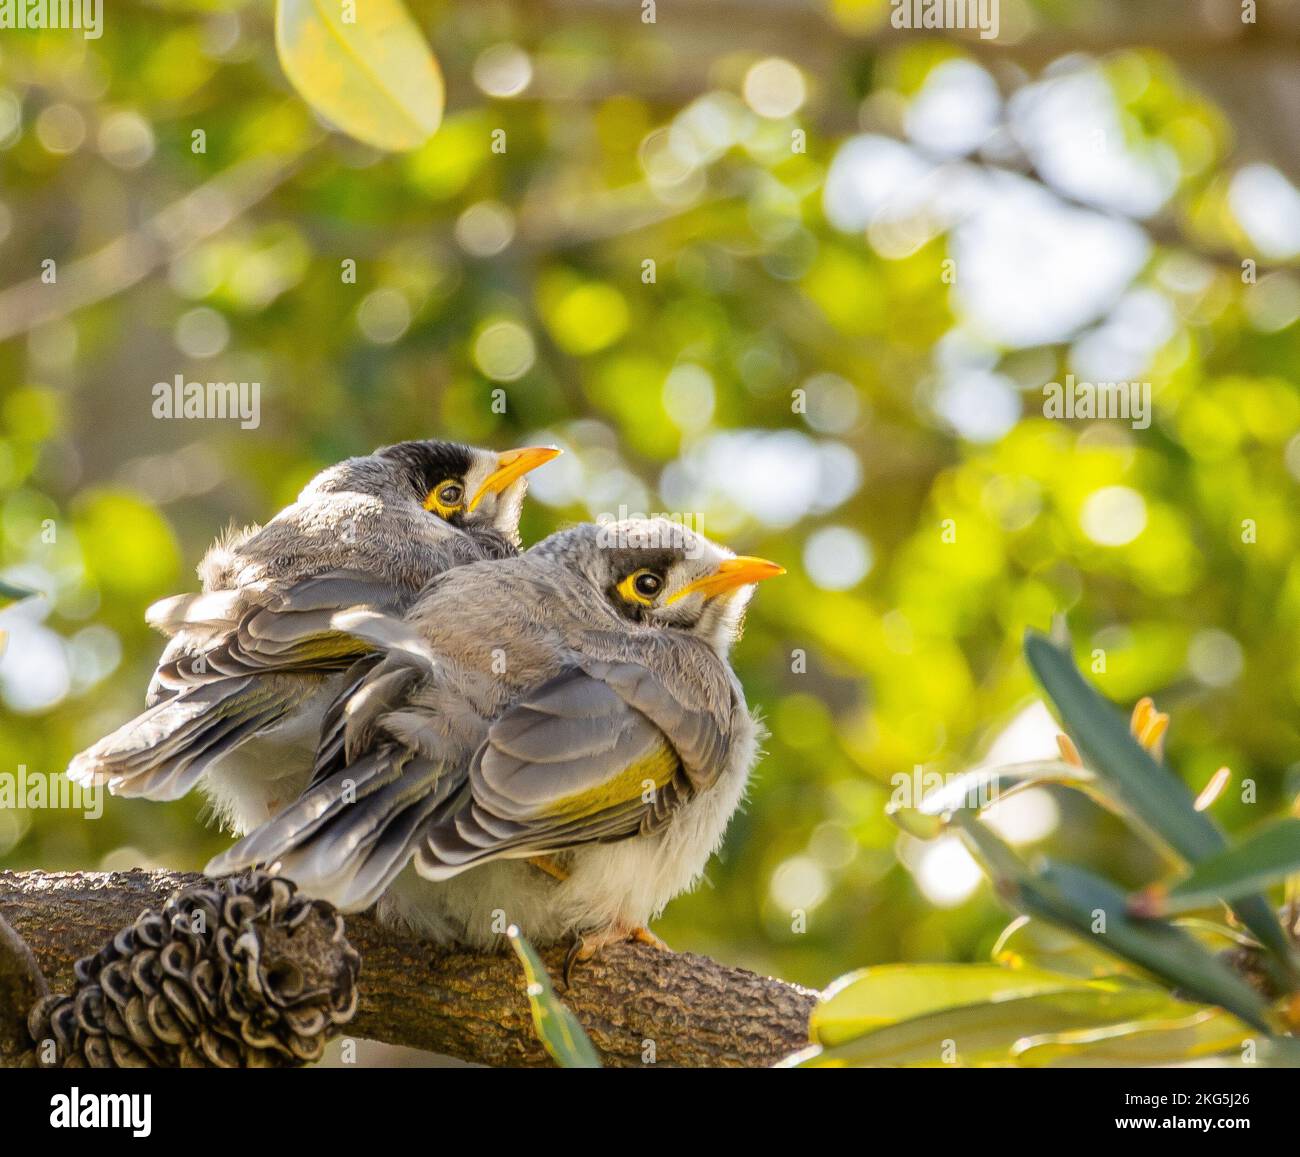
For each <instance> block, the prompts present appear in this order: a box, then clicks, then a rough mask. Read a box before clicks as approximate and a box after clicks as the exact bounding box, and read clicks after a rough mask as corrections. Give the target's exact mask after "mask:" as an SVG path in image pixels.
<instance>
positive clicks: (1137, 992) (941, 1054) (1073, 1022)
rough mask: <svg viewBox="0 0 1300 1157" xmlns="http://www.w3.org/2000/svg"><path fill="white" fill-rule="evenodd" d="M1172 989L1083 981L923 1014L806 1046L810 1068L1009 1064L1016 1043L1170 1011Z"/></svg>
mask: <svg viewBox="0 0 1300 1157" xmlns="http://www.w3.org/2000/svg"><path fill="white" fill-rule="evenodd" d="M1169 1004H1170V1000H1169V997H1168V995H1167V994H1165V993H1163V992H1161V991H1160V990H1159V989H1157V988H1151V987H1146V986H1138V985H1130V986H1119V987H1117V986H1114V985H1106V984H1092V985H1087V984H1086V985H1077V986H1074V987H1070V988H1066V989H1063V990H1061V991H1056V992H1039V993H1033V994H1030V995H1026V996H1018V997H1011V998H1009V999H1006V1000H986V1001H981V1002H979V1003H975V1004H968V1005H961V1006H959V1007H956V1008H944V1009H940V1010H939V1011H937V1012H928V1013H924V1014H923V1015H921V1016H915V1017H911V1018H909V1019H908V1020H904V1021H900V1022H898V1023H897V1024H891V1025H886V1026H885V1027H883V1028H880V1029H877V1030H875V1031H874V1032H868V1033H864V1034H862V1035H861V1036H857V1037H854V1038H853V1039H851V1040H848V1041H845V1042H844V1043H842V1044H839V1045H835V1046H833V1047H823V1048H821V1049H820V1050H817V1051H813V1050H808V1051H806V1052H805V1053H803V1054H801V1055H800V1056H799V1058H798V1060H797V1063H799V1064H800V1065H802V1066H804V1067H809V1068H824V1067H846V1066H854V1065H932V1066H949V1065H990V1064H994V1065H1009V1064H1014V1063H1015V1054H1014V1052H1013V1050H1014V1049H1015V1047H1016V1044H1017V1042H1019V1041H1021V1040H1024V1039H1026V1038H1032V1037H1036V1036H1042V1035H1045V1034H1049V1033H1065V1032H1071V1031H1080V1030H1086V1029H1093V1028H1097V1027H1098V1026H1102V1025H1110V1024H1115V1023H1126V1022H1129V1021H1133V1020H1137V1019H1140V1018H1143V1017H1149V1016H1155V1015H1159V1014H1161V1013H1162V1012H1164V1011H1165V1010H1166V1009H1167V1008H1168V1007H1169Z"/></svg>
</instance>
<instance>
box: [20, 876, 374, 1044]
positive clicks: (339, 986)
mask: <svg viewBox="0 0 1300 1157" xmlns="http://www.w3.org/2000/svg"><path fill="white" fill-rule="evenodd" d="M360 965H361V959H360V957H359V956H358V955H357V953H356V951H355V950H354V949H353V948H352V946H351V945H350V944H349V943H348V942H347V939H346V937H345V936H344V934H343V918H342V917H341V916H340V915H338V913H337V912H335V911H334V909H333V908H332V907H331V906H330V905H329V904H326V903H324V902H322V901H318V900H308V899H306V898H305V897H302V896H298V895H296V893H295V889H294V886H293V884H291V883H290V882H289V881H288V880H285V879H283V878H281V877H278V876H268V875H266V874H265V873H261V872H256V873H252V874H250V875H248V876H240V877H230V878H227V879H223V880H216V881H204V882H203V883H201V884H197V885H195V886H193V887H190V888H185V889H183V890H182V891H180V892H177V893H176V894H175V895H174V896H172V898H171V899H170V900H168V901H167V904H166V906H165V907H164V908H163V910H162V911H161V912H158V911H156V910H150V911H146V912H142V913H141V914H140V916H139V918H138V919H137V920H136V921H135V923H134V924H131V925H129V926H128V927H126V928H123V929H122V930H121V931H120V932H119V933H118V934H117V935H116V936H114V937H113V939H112V940H111V941H110V942H109V943H108V944H106V945H105V946H104V947H103V948H101V949H100V950H99V952H97V953H96V954H95V955H94V956H87V957H84V958H83V959H81V960H79V961H77V964H76V969H75V972H76V977H77V990H76V992H75V993H73V994H72V995H71V996H47V997H45V998H43V999H42V1000H40V1001H38V1002H37V1003H36V1005H35V1007H33V1009H32V1011H31V1014H30V1016H29V1017H28V1029H29V1031H30V1033H31V1036H32V1039H33V1040H34V1041H35V1042H36V1052H37V1059H38V1063H39V1064H42V1065H44V1066H45V1067H47V1068H60V1067H62V1068H81V1067H85V1066H90V1067H93V1068H139V1067H151V1066H152V1067H177V1066H180V1067H186V1068H278V1067H287V1066H292V1065H300V1064H304V1063H306V1062H308V1061H314V1060H318V1059H319V1058H320V1055H321V1053H322V1052H323V1051H324V1049H325V1042H326V1041H327V1040H328V1039H329V1038H330V1037H331V1036H333V1035H334V1033H335V1030H336V1029H337V1026H339V1025H341V1024H344V1023H346V1022H347V1021H348V1020H350V1019H351V1017H352V1014H353V1012H355V1011H356V1005H357V989H356V978H357V972H358V971H359V969H360ZM51 1040H52V1041H53V1042H54V1045H55V1054H56V1055H55V1057H53V1058H47V1057H45V1056H43V1055H42V1052H43V1049H45V1048H48V1046H47V1045H45V1042H47V1041H51Z"/></svg>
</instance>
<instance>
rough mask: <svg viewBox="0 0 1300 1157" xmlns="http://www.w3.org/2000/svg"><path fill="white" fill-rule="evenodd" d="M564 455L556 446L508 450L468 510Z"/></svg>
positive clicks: (501, 455) (499, 458)
mask: <svg viewBox="0 0 1300 1157" xmlns="http://www.w3.org/2000/svg"><path fill="white" fill-rule="evenodd" d="M562 453H563V451H562V450H557V449H556V448H555V447H554V446H524V447H523V448H522V449H519V450H507V451H506V452H505V453H504V454H499V455H498V456H497V468H496V469H495V470H493V471H492V473H491V474H489V475H488V476H487V478H485V479H484V480H483V485H482V486H480V487H479V488H478V493H477V494H475V495H474V497H473V498H471V499H470V500H469V506H468V508H467V509H469V510H473V509H474V508H475V507H476V506H477V505H478V504H479V503H480V502H482V501H483V499H484V498H485V497H486V496H487V495H489V494H500V493H501V491H503V490H504V489H505V488H506V487H507V486H509V485H510V483H512V482H513V481H514V480H515V479H516V478H522V477H523V476H524V475H525V474H527V473H528V472H529V471H530V470H536V469H537V467H539V466H541V465H542V464H543V463H545V462H549V461H550V460H551V459H552V458H558V457H559V456H560V455H561V454H562Z"/></svg>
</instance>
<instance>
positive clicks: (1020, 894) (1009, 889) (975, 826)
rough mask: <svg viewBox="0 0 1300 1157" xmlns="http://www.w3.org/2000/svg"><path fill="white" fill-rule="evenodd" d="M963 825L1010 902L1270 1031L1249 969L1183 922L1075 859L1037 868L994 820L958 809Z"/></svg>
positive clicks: (1261, 1001) (1188, 993) (969, 840)
mask: <svg viewBox="0 0 1300 1157" xmlns="http://www.w3.org/2000/svg"><path fill="white" fill-rule="evenodd" d="M956 821H957V825H958V828H959V830H960V831H961V833H962V835H963V836H964V837H965V838H966V840H967V841H968V843H969V844H970V846H971V850H972V852H973V853H974V854H975V855H977V856H978V857H979V858H980V859H981V860H983V861H984V862H985V863H986V864H987V865H988V866H989V867H990V869H991V871H992V875H993V880H994V884H995V886H996V887H997V889H998V891H999V892H1000V893H1001V894H1002V895H1003V896H1004V897H1005V898H1006V899H1007V901H1008V903H1010V904H1012V905H1013V906H1014V907H1016V908H1018V909H1019V910H1020V911H1022V912H1026V913H1028V914H1029V915H1031V916H1038V917H1040V918H1041V919H1044V920H1048V921H1050V922H1052V923H1055V924H1059V925H1061V926H1062V927H1065V928H1070V929H1072V930H1073V931H1075V932H1077V933H1079V934H1080V935H1081V936H1084V937H1086V938H1088V940H1089V942H1090V943H1093V944H1095V945H1096V946H1097V947H1099V948H1103V949H1105V950H1106V951H1108V952H1112V953H1114V954H1115V955H1116V956H1118V957H1120V958H1121V959H1123V960H1128V961H1130V962H1132V963H1133V964H1136V965H1138V966H1139V967H1141V968H1143V969H1145V970H1146V971H1147V972H1149V973H1151V974H1152V975H1154V976H1157V977H1159V978H1160V979H1161V980H1163V981H1165V982H1166V983H1167V984H1170V985H1172V986H1173V987H1174V988H1176V989H1178V990H1179V991H1180V992H1181V993H1182V994H1184V995H1186V996H1188V997H1191V998H1192V999H1194V1000H1199V1001H1202V1002H1204V1003H1207V1004H1217V1005H1219V1006H1220V1007H1222V1008H1226V1009H1227V1010H1228V1011H1229V1012H1232V1013H1235V1014H1236V1015H1237V1016H1239V1017H1240V1018H1241V1019H1242V1020H1244V1021H1246V1022H1247V1023H1248V1024H1252V1025H1254V1026H1255V1027H1256V1028H1259V1029H1262V1030H1264V1031H1268V1006H1267V1005H1266V1004H1265V1003H1264V1001H1263V999H1262V998H1261V997H1260V996H1259V994H1258V993H1256V992H1255V990H1254V989H1252V988H1251V987H1250V985H1248V984H1247V983H1246V982H1245V981H1244V980H1242V978H1241V977H1239V976H1238V975H1237V974H1236V973H1235V972H1233V971H1232V970H1231V969H1230V968H1228V966H1227V965H1225V964H1223V963H1222V962H1221V961H1219V960H1217V959H1216V958H1215V957H1213V956H1211V955H1210V954H1209V953H1208V952H1207V951H1206V950H1205V949H1204V948H1202V947H1201V946H1200V945H1199V944H1198V943H1197V942H1196V940H1195V938H1194V937H1192V936H1190V935H1189V934H1188V933H1186V932H1184V931H1183V930H1182V929H1180V928H1175V927H1174V926H1172V925H1170V924H1165V923H1163V922H1160V921H1154V920H1138V919H1135V918H1133V917H1131V916H1129V914H1128V910H1127V905H1126V902H1125V900H1126V898H1125V896H1124V893H1123V892H1121V891H1120V890H1119V889H1118V888H1116V887H1115V886H1114V885H1113V884H1111V883H1109V882H1108V881H1106V880H1103V879H1101V878H1100V877H1099V876H1094V875H1093V874H1092V873H1090V872H1086V871H1084V870H1083V869H1081V868H1076V867H1073V866H1071V865H1068V864H1046V865H1044V866H1043V867H1042V868H1040V869H1039V870H1038V871H1036V872H1031V871H1030V870H1029V868H1028V867H1027V866H1026V865H1025V864H1024V863H1023V862H1022V861H1021V860H1020V859H1019V858H1018V857H1017V856H1016V855H1015V853H1013V852H1012V851H1011V849H1010V848H1008V847H1007V845H1006V844H1004V843H1003V842H1002V841H1001V840H1000V839H998V837H997V836H995V835H994V834H993V833H992V832H991V831H990V830H989V829H988V827H987V826H986V825H985V824H983V823H981V822H980V821H979V820H978V819H976V818H974V816H972V815H970V814H969V813H958V814H957V816H956Z"/></svg>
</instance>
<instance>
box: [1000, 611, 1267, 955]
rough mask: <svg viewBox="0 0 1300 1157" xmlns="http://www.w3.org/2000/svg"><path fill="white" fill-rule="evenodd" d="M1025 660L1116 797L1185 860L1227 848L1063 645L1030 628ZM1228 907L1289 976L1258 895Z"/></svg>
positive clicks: (1178, 782)
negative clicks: (1081, 672)
mask: <svg viewBox="0 0 1300 1157" xmlns="http://www.w3.org/2000/svg"><path fill="white" fill-rule="evenodd" d="M1025 657H1026V659H1028V661H1029V666H1030V667H1031V669H1032V670H1033V672H1034V675H1035V676H1036V677H1037V679H1038V681H1039V683H1040V684H1041V685H1042V687H1043V690H1044V691H1046V692H1047V694H1048V696H1049V697H1050V698H1051V700H1052V702H1053V703H1055V704H1056V707H1057V710H1058V711H1060V713H1061V718H1062V719H1063V720H1064V722H1065V725H1066V727H1067V729H1068V730H1069V732H1070V734H1071V736H1072V737H1073V739H1074V741H1075V743H1077V744H1078V746H1079V748H1080V750H1081V751H1082V752H1083V753H1084V755H1085V757H1086V758H1087V762H1088V764H1089V766H1091V767H1092V768H1093V769H1094V770H1095V771H1096V772H1097V774H1098V775H1100V776H1102V777H1103V778H1105V779H1106V780H1107V782H1108V783H1110V785H1111V786H1112V788H1113V790H1114V793H1115V795H1116V797H1117V798H1118V799H1120V800H1121V801H1123V802H1124V803H1125V804H1127V805H1128V807H1129V808H1131V809H1132V811H1133V812H1134V814H1135V815H1136V816H1137V817H1138V819H1139V820H1141V822H1142V823H1143V824H1145V825H1146V826H1147V827H1149V828H1150V829H1151V830H1152V831H1154V832H1157V833H1159V835H1160V836H1161V837H1162V838H1163V839H1164V840H1166V841H1167V842H1168V843H1169V845H1170V847H1172V848H1173V849H1174V851H1176V852H1177V853H1178V854H1179V855H1180V856H1182V857H1183V859H1185V860H1186V861H1187V862H1188V863H1190V864H1196V863H1199V862H1200V861H1201V860H1205V859H1208V858H1210V857H1211V856H1215V855H1218V854H1219V853H1220V852H1221V851H1223V849H1224V848H1225V847H1226V846H1227V840H1226V838H1225V837H1224V835H1223V833H1222V832H1221V831H1220V830H1219V828H1218V827H1217V826H1216V825H1215V824H1214V822H1213V821H1212V820H1211V819H1210V818H1209V817H1208V816H1207V815H1206V814H1205V813H1204V812H1198V811H1197V810H1196V808H1195V807H1194V806H1193V804H1194V802H1195V801H1194V800H1193V798H1192V795H1191V793H1190V792H1189V791H1188V790H1187V786H1186V785H1185V784H1184V783H1183V782H1182V780H1180V779H1179V778H1178V776H1177V775H1175V774H1174V773H1173V772H1172V771H1171V770H1170V769H1169V768H1168V767H1166V766H1164V765H1163V764H1162V763H1159V762H1157V761H1156V760H1155V759H1153V758H1152V757H1151V754H1150V753H1149V752H1148V751H1147V750H1146V749H1145V748H1143V747H1142V745H1141V744H1140V743H1138V742H1137V740H1136V739H1134V738H1133V736H1132V735H1130V734H1129V729H1128V724H1127V723H1126V722H1125V721H1124V719H1123V717H1122V716H1121V715H1120V714H1119V712H1118V711H1116V710H1115V708H1114V707H1113V706H1112V705H1111V704H1110V703H1108V702H1107V701H1106V700H1105V699H1103V698H1102V697H1101V696H1100V695H1099V694H1098V693H1097V692H1096V691H1095V690H1094V689H1093V688H1092V686H1091V684H1089V683H1088V682H1087V680H1085V679H1084V677H1083V676H1082V675H1081V674H1079V669H1078V667H1076V666H1075V663H1074V657H1073V655H1071V653H1070V651H1069V649H1068V648H1067V647H1061V646H1057V645H1056V644H1054V643H1052V642H1049V641H1048V639H1047V638H1046V637H1044V636H1043V635H1040V634H1039V633H1038V632H1036V631H1029V632H1027V633H1026V635H1025ZM1232 907H1233V911H1234V912H1236V914H1237V916H1238V917H1239V918H1240V919H1241V922H1242V923H1243V924H1245V925H1246V927H1247V928H1249V929H1250V930H1251V932H1253V933H1254V934H1255V936H1256V937H1257V938H1258V939H1259V941H1260V943H1261V944H1263V945H1265V947H1267V948H1268V949H1269V950H1270V951H1271V952H1272V953H1273V955H1274V956H1275V957H1276V959H1277V961H1278V962H1280V964H1281V965H1282V966H1283V967H1284V968H1285V969H1286V970H1287V972H1288V973H1289V972H1290V971H1291V969H1292V960H1291V946H1290V942H1289V941H1288V940H1287V937H1286V933H1285V932H1283V930H1282V926H1281V924H1279V923H1278V920H1277V916H1276V915H1275V914H1274V912H1273V910H1272V908H1271V907H1270V906H1269V904H1268V901H1267V900H1266V899H1265V898H1264V897H1263V896H1260V895H1252V896H1242V897H1239V898H1238V899H1237V900H1236V902H1235V903H1234V904H1233V906H1232ZM1279 979H1286V977H1285V975H1284V976H1282V977H1279Z"/></svg>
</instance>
